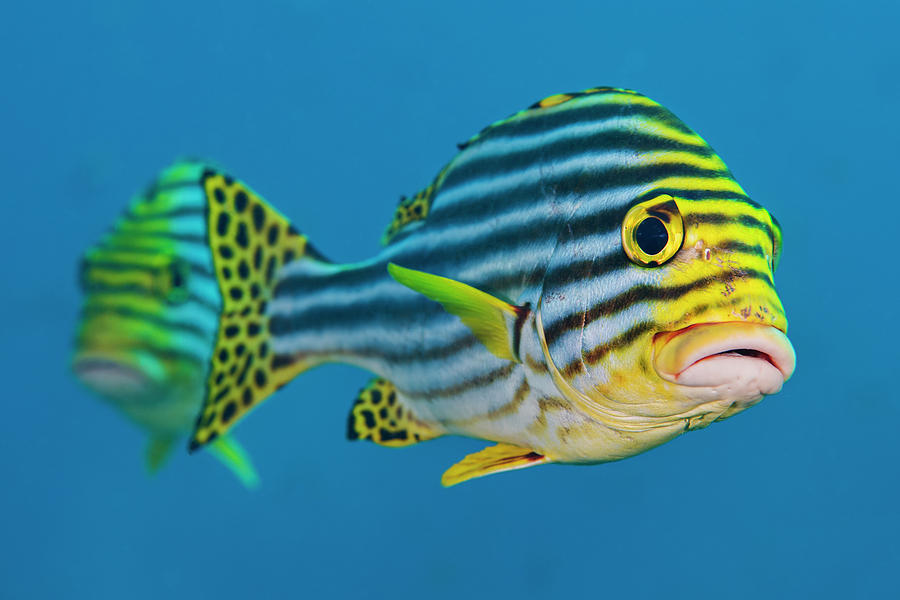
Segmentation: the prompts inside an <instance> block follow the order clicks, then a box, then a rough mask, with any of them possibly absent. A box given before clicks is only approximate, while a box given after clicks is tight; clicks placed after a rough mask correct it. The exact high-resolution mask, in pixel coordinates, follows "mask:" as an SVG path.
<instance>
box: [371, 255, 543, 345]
mask: <svg viewBox="0 0 900 600" xmlns="http://www.w3.org/2000/svg"><path fill="white" fill-rule="evenodd" d="M388 273H390V275H391V277H393V278H394V280H396V281H397V282H398V283H401V284H403V285H405V286H406V287H408V288H409V289H411V290H413V291H415V292H419V293H420V294H422V295H423V296H425V297H426V298H430V299H432V300H434V301H436V302H440V303H441V305H442V306H443V307H444V309H445V310H446V311H447V312H449V313H450V314H452V315H455V316H457V317H459V318H460V320H461V321H462V322H463V323H465V324H466V326H467V327H468V328H469V329H471V330H472V333H474V334H475V337H477V338H478V339H479V340H480V341H481V343H482V344H484V345H485V346H486V347H487V349H488V350H490V351H491V352H492V353H493V354H494V355H495V356H498V357H500V358H505V359H508V360H512V361H516V362H519V358H518V356H517V355H516V348H515V346H516V344H515V341H514V340H515V337H516V335H515V330H516V328H518V327H520V326H521V323H520V321H521V318H522V317H523V316H524V315H526V314H527V313H528V309H527V308H526V307H521V306H513V305H512V304H509V303H508V302H504V301H503V300H500V299H499V298H496V297H494V296H491V295H490V294H488V293H486V292H482V291H481V290H479V289H476V288H473V287H472V286H470V285H466V284H465V283H460V282H459V281H455V280H453V279H448V278H446V277H440V276H439V275H432V274H430V273H425V272H423V271H414V270H413V269H407V268H405V267H401V266H399V265H395V264H394V263H390V264H389V265H388Z"/></svg>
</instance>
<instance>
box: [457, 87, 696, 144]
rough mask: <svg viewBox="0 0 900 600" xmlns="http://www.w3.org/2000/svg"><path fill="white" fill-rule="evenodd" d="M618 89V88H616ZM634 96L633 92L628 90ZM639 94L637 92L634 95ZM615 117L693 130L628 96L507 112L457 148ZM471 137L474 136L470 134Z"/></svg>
mask: <svg viewBox="0 0 900 600" xmlns="http://www.w3.org/2000/svg"><path fill="white" fill-rule="evenodd" d="M616 93H621V92H616ZM631 96H632V97H634V96H635V95H634V94H631ZM638 97H641V96H638ZM616 117H646V118H648V119H652V120H654V121H660V122H662V123H663V124H665V125H667V126H669V127H672V128H673V129H677V130H679V131H681V132H683V133H687V134H694V132H693V131H692V130H691V129H690V128H689V127H688V126H687V125H685V124H684V123H683V122H682V121H681V120H680V119H678V117H676V116H675V115H673V114H672V113H671V112H670V111H668V110H667V109H665V108H663V107H662V106H660V105H655V106H645V105H642V104H632V103H630V102H628V98H624V97H623V98H622V100H621V101H620V102H607V103H597V104H587V105H585V104H581V103H575V104H569V106H568V107H566V108H565V109H563V110H555V111H541V110H537V111H533V112H532V111H528V112H524V113H523V112H521V111H520V112H518V113H514V114H512V115H510V116H509V117H507V118H506V119H504V120H502V121H501V122H499V123H493V124H491V125H489V126H487V127H485V128H484V129H482V130H481V131H480V132H479V133H478V134H477V139H476V140H474V142H473V143H471V144H469V143H463V144H460V145H461V146H462V148H461V149H464V148H466V149H467V148H470V147H474V146H475V145H476V144H477V143H478V142H481V141H484V140H487V139H493V138H496V137H515V136H520V135H521V136H528V135H536V134H541V133H546V132H549V131H552V130H554V129H558V128H560V127H566V126H567V125H572V124H575V123H581V122H585V121H602V120H606V119H611V118H616ZM473 137H475V136H473Z"/></svg>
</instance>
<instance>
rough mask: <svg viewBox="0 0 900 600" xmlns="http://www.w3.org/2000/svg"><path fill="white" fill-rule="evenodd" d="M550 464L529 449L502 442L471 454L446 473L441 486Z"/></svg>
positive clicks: (546, 459) (547, 459)
mask: <svg viewBox="0 0 900 600" xmlns="http://www.w3.org/2000/svg"><path fill="white" fill-rule="evenodd" d="M547 462H550V459H549V458H547V457H546V456H544V455H542V454H538V453H537V452H534V451H532V450H529V449H528V448H520V447H519V446H513V445H512V444H505V443H503V442H500V443H499V444H496V445H494V446H488V447H487V448H485V449H484V450H482V451H481V452H476V453H475V454H470V455H468V456H467V457H465V458H464V459H462V460H461V461H459V462H458V463H456V464H455V465H453V466H452V467H450V468H449V469H447V470H446V471H445V472H444V475H443V477H441V484H443V486H444V487H450V486H451V485H456V484H457V483H462V482H463V481H468V480H469V479H475V478H476V477H484V476H485V475H490V474H491V473H501V472H503V471H512V470H513V469H524V468H525V467H531V466H534V465H541V464H544V463H547Z"/></svg>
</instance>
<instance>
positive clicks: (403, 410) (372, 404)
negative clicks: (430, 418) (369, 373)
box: [347, 377, 442, 448]
mask: <svg viewBox="0 0 900 600" xmlns="http://www.w3.org/2000/svg"><path fill="white" fill-rule="evenodd" d="M441 435H442V433H441V432H440V431H438V430H437V429H436V428H435V427H433V426H431V425H429V424H427V423H425V422H424V421H422V420H421V419H419V418H418V417H417V416H416V415H415V414H413V412H412V411H411V410H410V409H409V407H407V406H404V405H403V404H402V402H401V401H400V399H399V398H398V397H397V389H396V388H395V387H394V384H393V383H391V382H390V381H388V380H386V379H381V378H379V377H376V378H375V379H373V380H372V381H370V382H369V383H368V384H367V385H366V387H364V388H363V389H361V390H360V392H359V396H357V398H356V402H354V403H353V408H351V409H350V415H349V416H348V418H347V439H348V440H370V441H372V442H375V443H376V444H378V445H380V446H391V447H394V448H398V447H402V446H411V445H412V444H415V443H417V442H423V441H425V440H432V439H434V438H436V437H440V436H441Z"/></svg>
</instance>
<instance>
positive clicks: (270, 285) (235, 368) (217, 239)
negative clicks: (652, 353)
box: [188, 170, 324, 451]
mask: <svg viewBox="0 0 900 600" xmlns="http://www.w3.org/2000/svg"><path fill="white" fill-rule="evenodd" d="M203 188H204V191H205V193H206V199H207V207H208V222H207V231H208V236H209V246H210V250H211V251H212V254H213V264H214V267H215V276H216V279H217V281H218V283H219V290H220V292H221V296H222V313H221V315H220V318H219V332H218V335H217V337H216V345H215V348H214V350H213V354H212V360H211V364H210V370H209V374H208V379H207V382H206V397H205V398H204V403H203V408H202V409H201V411H200V414H199V415H198V417H197V423H196V425H195V427H194V432H193V435H192V436H191V439H190V442H189V446H188V448H189V450H190V451H194V450H196V449H198V448H200V447H201V446H203V445H205V444H207V443H210V442H212V441H213V440H215V439H216V438H217V437H218V436H221V435H223V434H225V432H227V431H228V430H229V429H230V428H231V427H232V426H233V425H234V424H235V423H237V422H238V421H239V420H240V419H241V418H242V417H243V416H244V415H245V414H247V413H248V412H249V411H250V410H251V409H252V408H253V407H254V406H256V405H258V404H259V403H261V402H262V401H263V400H264V399H265V398H266V397H268V396H269V395H270V394H272V393H273V392H275V391H276V390H277V389H278V388H279V387H281V386H282V385H284V384H285V383H287V382H288V381H290V379H292V378H293V377H294V376H295V375H297V373H299V372H300V371H302V370H304V368H305V366H306V365H304V364H302V362H291V363H290V364H281V362H279V359H276V357H275V354H274V352H273V351H272V349H271V346H270V344H271V339H270V338H271V335H270V330H269V316H268V315H267V314H266V306H267V303H268V302H269V300H271V298H272V296H273V294H274V288H275V284H276V281H277V273H278V270H279V269H280V268H281V267H282V266H283V265H284V264H286V263H289V262H292V261H295V260H299V259H300V258H301V257H303V258H306V259H316V260H324V259H322V258H321V255H319V254H318V253H317V252H316V251H315V249H313V248H312V246H311V245H310V244H309V243H308V242H307V239H306V236H304V235H301V234H300V233H299V232H298V231H297V230H296V229H294V227H293V226H292V225H291V224H290V223H289V222H288V220H287V219H286V218H285V217H284V216H282V215H281V213H279V212H278V211H277V210H275V209H274V208H272V206H270V205H269V204H268V203H267V202H266V201H265V200H263V199H262V198H260V197H259V196H257V195H256V194H255V193H254V192H253V191H252V190H250V188H248V187H247V186H245V185H244V184H243V183H241V182H240V181H236V180H234V179H232V178H231V177H228V176H225V175H223V174H221V173H217V172H215V171H212V170H208V171H207V172H205V173H204V175H203ZM282 362H283V361H282Z"/></svg>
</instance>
